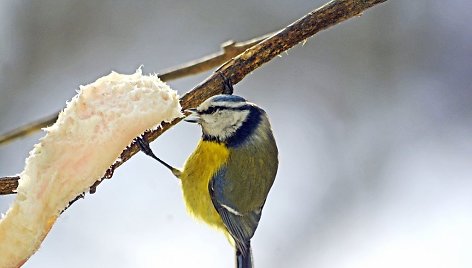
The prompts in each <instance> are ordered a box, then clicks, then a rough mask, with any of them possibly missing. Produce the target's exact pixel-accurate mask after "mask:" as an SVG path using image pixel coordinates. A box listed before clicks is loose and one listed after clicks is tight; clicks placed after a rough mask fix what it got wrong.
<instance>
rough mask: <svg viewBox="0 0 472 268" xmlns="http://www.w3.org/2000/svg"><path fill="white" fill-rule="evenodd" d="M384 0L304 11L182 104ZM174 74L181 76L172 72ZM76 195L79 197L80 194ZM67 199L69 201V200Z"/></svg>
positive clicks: (1, 188)
mask: <svg viewBox="0 0 472 268" xmlns="http://www.w3.org/2000/svg"><path fill="white" fill-rule="evenodd" d="M386 1H387V0H333V1H330V2H329V3H327V4H325V5H324V6H322V7H320V8H318V9H316V10H314V11H312V12H310V13H308V14H307V15H306V16H304V17H303V18H301V19H299V20H297V21H296V22H294V23H292V24H291V25H289V26H287V27H286V28H284V29H282V30H281V31H279V32H277V33H275V34H273V35H272V36H271V37H269V38H266V39H265V38H261V39H264V41H262V42H260V43H258V44H256V45H254V46H252V47H251V48H249V49H247V50H246V51H244V52H243V53H241V54H240V55H239V56H237V57H236V58H234V59H231V60H230V61H228V62H226V63H225V64H224V65H223V66H221V67H220V68H219V69H218V70H217V71H215V73H214V74H213V75H211V76H210V77H208V78H207V79H206V80H205V81H203V82H202V83H200V84H199V85H197V86H196V87H194V88H193V89H192V90H191V91H189V92H188V93H186V94H185V95H184V96H182V98H181V105H182V108H183V109H187V108H191V107H196V106H198V105H199V104H200V103H202V102H203V101H204V100H206V99H207V98H209V97H211V96H213V95H216V94H220V93H222V92H223V89H224V87H223V78H222V75H223V76H224V77H226V78H228V79H230V80H231V82H232V83H233V84H236V83H238V82H239V81H241V80H242V79H243V78H244V77H245V76H246V75H247V74H249V73H250V72H252V71H254V70H255V69H257V68H258V67H259V66H261V65H262V64H264V63H266V62H268V61H269V60H271V59H272V58H274V57H275V56H277V55H279V54H280V53H282V52H284V51H286V50H288V49H289V48H291V47H293V46H295V45H296V44H298V43H300V42H302V41H304V40H305V39H307V38H308V37H310V36H312V35H314V34H316V33H317V32H319V31H322V30H324V29H327V28H328V27H330V26H333V25H336V24H338V23H340V22H342V21H345V20H347V19H349V18H352V17H355V16H358V15H359V14H361V13H362V12H363V11H365V10H367V9H368V8H370V7H372V6H375V5H377V4H380V3H383V2H386ZM197 69H198V68H197ZM171 77H172V76H171ZM176 77H181V76H179V75H176ZM180 120H181V119H176V120H174V121H172V122H171V123H165V124H162V126H161V127H160V128H158V129H156V130H151V131H147V132H145V133H144V134H143V135H144V136H145V138H146V139H147V140H148V141H153V140H155V139H156V138H157V137H159V136H160V135H161V134H162V133H164V132H165V131H166V130H167V129H169V128H170V127H172V126H173V125H175V124H177V123H178V122H180ZM137 152H139V147H138V146H137V144H136V143H135V142H133V143H132V144H131V145H130V146H128V147H127V148H126V149H125V150H124V151H123V153H122V154H121V156H120V158H119V160H118V161H117V162H115V163H114V164H113V165H112V166H111V167H110V168H109V169H108V171H107V172H106V174H105V176H104V177H103V178H102V179H109V178H111V177H112V176H113V171H114V170H115V169H116V168H118V167H119V166H121V165H122V164H123V163H124V162H126V161H127V160H128V159H130V158H131V157H132V156H133V155H135V154H136V153H137ZM18 179H19V177H5V178H0V195H1V194H12V193H14V191H15V189H16V187H17V182H16V181H17V180H18ZM101 181H102V180H99V181H97V182H96V183H95V184H94V185H92V186H91V188H90V193H94V192H95V190H96V187H97V186H98V185H99V184H100V183H101ZM78 198H80V196H79V197H78ZM78 198H77V199H78ZM77 199H75V200H77ZM75 200H74V201H75ZM71 203H73V201H72V202H71Z"/></svg>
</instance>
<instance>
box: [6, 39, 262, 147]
mask: <svg viewBox="0 0 472 268" xmlns="http://www.w3.org/2000/svg"><path fill="white" fill-rule="evenodd" d="M270 35H271V34H267V35H263V36H260V37H256V38H254V39H251V40H248V41H244V42H237V43H236V42H234V41H227V42H225V43H223V44H222V45H221V51H219V52H216V53H213V54H210V55H207V56H205V57H202V58H200V59H197V60H193V61H190V62H188V63H185V64H182V65H179V66H176V67H173V68H169V69H167V70H164V71H163V72H161V73H159V78H160V79H161V80H162V81H164V82H166V81H171V80H176V79H179V78H182V77H186V76H191V75H195V74H199V73H203V72H206V71H209V70H211V69H213V68H215V67H218V66H220V65H221V64H223V63H225V62H226V61H228V60H230V59H231V58H233V57H235V56H237V55H239V54H240V53H242V52H243V51H244V50H246V49H248V48H250V47H252V46H253V45H255V44H257V43H259V42H261V41H262V40H264V39H266V38H267V37H269V36H270ZM58 115H59V112H57V113H55V114H54V115H50V116H48V117H45V118H43V119H39V120H38V121H36V122H32V123H29V124H26V125H24V126H21V127H18V128H16V129H13V130H11V131H8V132H7V133H5V134H2V135H0V146H1V145H5V144H7V143H9V142H12V141H14V140H15V139H18V138H21V137H24V136H27V135H30V134H33V133H34V132H36V131H38V130H40V129H42V128H45V127H48V126H50V125H52V124H54V122H56V120H57V116H58Z"/></svg>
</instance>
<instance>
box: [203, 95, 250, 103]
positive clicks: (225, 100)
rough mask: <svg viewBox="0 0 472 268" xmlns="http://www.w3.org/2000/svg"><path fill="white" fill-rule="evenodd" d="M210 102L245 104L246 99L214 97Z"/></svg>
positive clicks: (224, 96)
mask: <svg viewBox="0 0 472 268" xmlns="http://www.w3.org/2000/svg"><path fill="white" fill-rule="evenodd" d="M210 99H211V101H212V102H245V101H246V99H244V98H243V97H240V96H236V95H216V96H213V97H211V98H210Z"/></svg>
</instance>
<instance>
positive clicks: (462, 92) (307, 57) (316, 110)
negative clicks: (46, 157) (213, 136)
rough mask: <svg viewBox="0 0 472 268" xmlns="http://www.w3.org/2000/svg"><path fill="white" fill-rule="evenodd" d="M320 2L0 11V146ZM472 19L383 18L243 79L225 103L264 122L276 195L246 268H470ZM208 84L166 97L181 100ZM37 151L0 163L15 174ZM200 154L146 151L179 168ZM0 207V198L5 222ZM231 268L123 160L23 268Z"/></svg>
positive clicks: (178, 147) (166, 1)
mask: <svg viewBox="0 0 472 268" xmlns="http://www.w3.org/2000/svg"><path fill="white" fill-rule="evenodd" d="M324 2H325V1H324V0H317V1H308V0H295V1H285V0H271V1H268V0H262V1H230V0H225V1H221V0H203V1H183V0H162V1H111V0H110V1H83V0H64V1H52V0H45V1H14V0H4V1H1V2H0V40H2V41H1V42H0V133H4V132H6V131H8V130H11V129H13V128H16V127H18V126H21V125H23V124H25V123H28V122H31V121H34V120H37V119H40V118H43V117H45V116H48V115H50V114H53V113H55V112H57V111H58V110H60V109H62V108H63V107H64V106H65V102H66V101H67V100H69V99H71V97H72V96H73V95H74V94H75V90H77V89H78V88H79V85H82V84H88V83H90V82H93V81H95V80H96V79H97V78H99V77H101V76H103V75H106V74H108V73H110V72H111V71H112V70H114V71H117V72H121V73H133V72H134V71H135V70H136V69H137V68H138V67H139V66H140V65H143V66H144V67H143V71H144V72H145V73H154V72H159V71H161V70H163V69H166V68H168V67H171V66H175V65H178V64H181V63H185V62H187V61H189V60H193V59H196V58H199V57H201V56H204V55H206V54H208V53H212V52H215V51H217V50H218V49H219V45H220V44H221V43H223V42H224V41H226V40H229V39H234V40H237V41H244V40H247V39H250V38H253V37H256V36H259V35H262V34H265V33H268V32H272V31H275V30H277V29H279V28H281V27H283V26H285V25H287V24H289V23H291V22H292V21H294V20H296V19H298V18H299V17H301V16H303V15H304V14H306V13H308V12H309V11H311V10H313V9H314V8H316V7H318V6H320V5H322V4H323V3H324ZM471 8H472V3H471V2H470V1H466V0H462V1H461V0H451V1H431V0H417V1H400V0H396V1H393V0H391V1H388V3H386V4H383V5H380V6H378V7H375V8H373V9H371V10H369V11H367V12H366V13H365V14H364V15H363V16H361V17H359V18H354V19H351V20H349V21H347V22H344V23H342V24H340V25H338V26H336V27H334V28H331V29H329V30H327V31H324V32H321V33H319V34H317V35H316V36H315V37H314V38H311V39H309V40H308V42H307V43H306V44H305V45H304V46H303V47H302V46H297V47H295V48H293V49H292V50H290V51H289V52H288V53H286V54H285V53H284V54H283V55H282V57H279V58H276V59H274V60H273V61H271V62H270V63H268V64H266V65H264V66H263V67H262V68H260V69H257V70H256V71H254V72H253V73H252V74H251V75H249V76H247V77H246V79H244V80H243V81H242V82H241V83H240V84H238V85H236V86H235V93H236V94H238V95H242V96H244V97H246V98H247V99H249V100H251V101H253V102H255V103H257V104H259V105H260V106H262V107H264V108H265V109H266V111H267V112H268V113H269V115H270V116H271V119H272V125H273V128H274V131H275V134H276V138H277V141H278V146H279V150H280V160H281V161H280V167H279V172H278V177H277V180H276V183H275V184H274V187H273V188H272V191H271V193H270V195H269V198H268V200H267V203H266V206H265V209H264V213H263V214H264V215H263V217H262V221H261V224H260V226H259V229H258V231H257V232H256V235H255V237H254V239H253V247H254V255H255V261H256V267H261V268H263V267H307V268H308V267H330V268H348V267H349V268H351V267H362V268H370V267H384V268H388V267H429V268H436V267H437V268H439V267H464V268H465V267H472V254H471V253H470V248H472V228H471V226H472V210H471V209H472V165H471V159H472V139H471V133H472V132H471V131H472V64H471V59H472V28H471V27H470V25H472V16H470V9H471ZM208 75H209V73H206V74H202V75H198V76H195V77H190V78H185V79H180V80H177V81H172V82H170V83H169V84H170V85H171V87H172V88H174V89H176V90H178V91H179V93H180V94H183V93H184V92H186V91H188V90H189V89H191V88H192V87H193V86H194V85H196V84H197V83H199V82H200V81H202V80H203V79H204V78H205V77H207V76H208ZM42 135H43V133H39V132H38V133H37V134H35V135H33V136H29V137H26V138H23V139H20V140H17V141H15V142H13V143H10V144H8V145H6V146H1V147H0V175H1V176H6V175H13V174H16V173H19V172H21V171H22V169H23V166H24V159H25V158H26V157H27V156H28V152H29V151H30V150H31V149H32V147H33V144H35V143H37V142H38V139H39V138H40V137H41V136H42ZM199 137H200V129H199V128H198V127H197V126H195V125H190V124H185V123H181V124H178V125H177V126H175V127H174V128H172V129H171V130H170V131H168V132H166V133H165V134H164V135H163V136H162V137H160V138H159V139H158V140H157V141H156V142H153V143H152V148H153V149H154V150H155V152H156V153H157V154H158V155H159V156H160V157H161V158H163V159H165V160H166V161H168V162H170V163H171V164H173V165H176V166H181V165H182V164H183V163H184V161H185V159H186V157H187V156H188V155H189V154H190V152H192V150H193V148H194V146H195V145H196V143H197V141H198V139H199ZM12 200H13V196H8V197H7V196H0V211H1V212H5V211H6V210H7V209H8V206H9V204H10V203H11V202H12ZM84 266H86V267H232V266H233V250H232V249H231V247H230V246H229V244H228V243H227V241H226V239H225V237H224V236H223V235H221V234H220V233H217V232H215V231H213V230H211V229H209V228H207V227H206V226H204V225H203V224H199V223H196V222H195V221H194V220H193V219H191V218H190V217H188V216H187V214H186V211H185V208H184V206H183V202H182V197H181V190H180V186H179V183H178V181H177V180H176V179H174V178H173V176H172V175H171V174H170V173H169V172H168V171H167V170H166V169H165V168H163V167H162V166H160V165H158V164H157V163H156V162H154V161H153V160H152V159H150V158H148V157H145V156H144V155H143V154H139V155H137V156H136V157H133V158H132V159H131V160H130V161H129V162H127V163H126V164H125V165H124V166H122V167H120V168H119V169H118V170H117V171H116V172H115V175H114V177H113V178H112V179H111V180H109V181H106V182H104V183H103V184H102V185H100V186H99V188H98V191H97V193H96V194H94V195H87V196H86V197H85V199H84V200H80V201H78V202H76V203H75V204H74V205H73V206H72V207H71V208H70V209H68V210H67V211H66V212H65V213H64V214H63V215H62V216H61V217H60V218H59V220H58V222H57V223H56V224H55V225H54V227H53V229H52V231H51V232H50V234H49V236H48V237H47V238H46V240H45V241H44V243H43V245H42V247H41V248H40V250H39V251H38V252H37V253H36V254H35V255H34V256H33V257H32V258H31V259H30V260H29V261H28V262H27V264H25V265H24V267H34V268H36V267H84Z"/></svg>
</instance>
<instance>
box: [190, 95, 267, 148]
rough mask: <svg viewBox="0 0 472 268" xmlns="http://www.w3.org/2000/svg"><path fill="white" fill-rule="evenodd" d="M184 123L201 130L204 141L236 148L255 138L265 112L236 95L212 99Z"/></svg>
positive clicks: (200, 106)
mask: <svg viewBox="0 0 472 268" xmlns="http://www.w3.org/2000/svg"><path fill="white" fill-rule="evenodd" d="M187 111H188V112H191V114H190V115H189V116H188V117H187V118H185V119H184V120H185V121H187V122H192V123H198V124H200V125H201V126H202V131H203V139H206V140H214V141H217V142H225V143H227V144H230V145H231V144H233V145H237V144H240V143H242V142H244V141H245V140H246V139H247V138H248V137H250V136H251V135H253V134H254V131H255V129H256V128H258V126H259V125H260V124H261V122H262V121H267V120H263V119H264V118H265V116H266V115H265V112H264V111H263V110H262V109H261V108H259V107H258V106H256V105H255V104H253V103H250V102H247V101H246V100H245V99H244V98H242V97H239V96H235V95H216V96H213V97H211V98H209V99H207V100H206V101H204V102H203V103H202V104H200V105H199V106H198V107H197V108H195V109H189V110H187Z"/></svg>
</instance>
